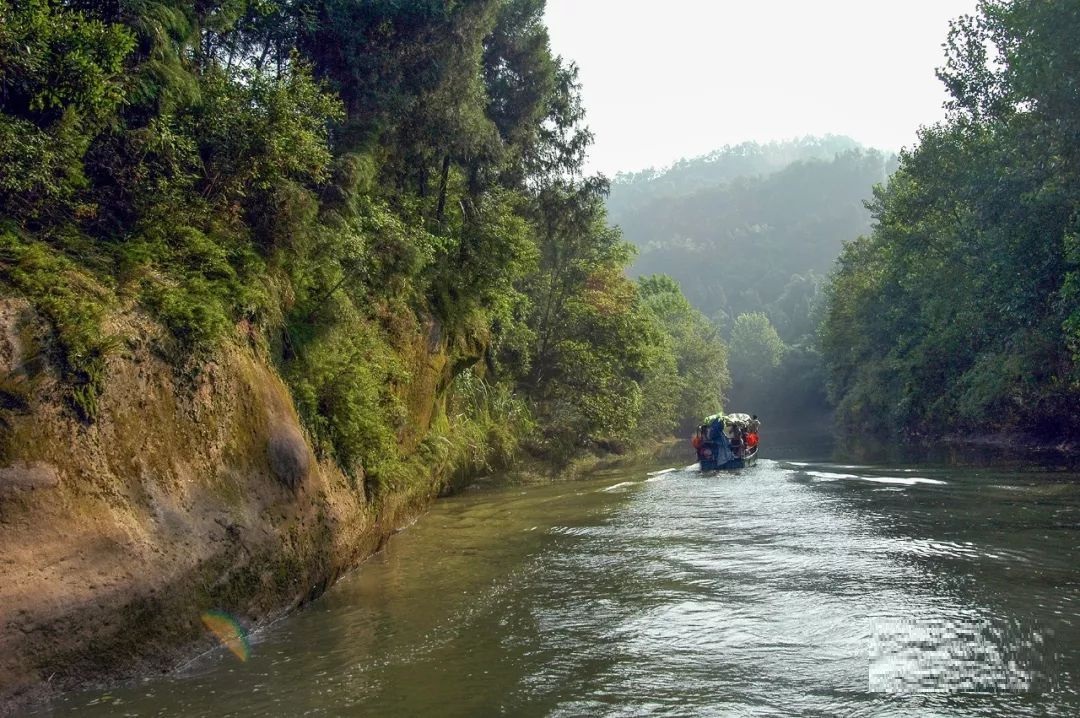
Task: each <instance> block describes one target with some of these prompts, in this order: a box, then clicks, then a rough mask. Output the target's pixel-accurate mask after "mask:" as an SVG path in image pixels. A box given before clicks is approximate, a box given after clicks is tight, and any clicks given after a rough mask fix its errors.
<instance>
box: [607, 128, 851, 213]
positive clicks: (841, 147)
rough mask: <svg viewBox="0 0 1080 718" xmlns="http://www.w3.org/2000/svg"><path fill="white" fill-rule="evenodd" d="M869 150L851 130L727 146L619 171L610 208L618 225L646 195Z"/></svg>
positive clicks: (672, 192)
mask: <svg viewBox="0 0 1080 718" xmlns="http://www.w3.org/2000/svg"><path fill="white" fill-rule="evenodd" d="M865 149H867V148H866V147H864V146H863V145H861V144H859V143H858V142H857V141H855V140H853V139H852V138H850V137H847V136H845V135H825V136H823V137H814V136H806V137H801V138H798V139H792V140H786V141H778V142H766V143H758V142H741V143H739V144H736V145H725V146H724V147H722V148H720V149H718V150H713V151H712V152H710V153H708V154H706V155H701V156H699V157H694V158H690V159H685V158H684V159H681V160H679V161H678V162H675V163H674V164H672V165H671V166H669V167H666V168H659V169H657V168H650V169H645V170H641V171H639V172H619V173H618V174H616V175H615V178H614V180H613V181H612V183H611V195H610V197H609V198H608V212H609V213H610V214H611V216H612V220H613V221H614V222H615V223H616V224H618V216H619V215H621V214H623V213H624V212H625V211H626V210H627V209H630V208H632V207H633V205H635V204H636V203H637V202H638V201H639V200H640V199H642V198H650V199H656V198H658V197H662V196H669V197H670V196H678V195H683V194H687V193H689V192H693V191H696V190H699V189H705V188H709V187H715V186H717V185H721V184H726V183H728V182H731V181H732V180H735V179H738V178H741V177H757V176H761V175H768V174H772V173H774V172H777V171H779V170H782V169H784V168H785V167H787V166H788V165H790V164H792V163H794V162H800V161H807V160H831V159H833V158H834V157H835V156H836V155H837V154H840V153H842V152H849V151H851V150H865Z"/></svg>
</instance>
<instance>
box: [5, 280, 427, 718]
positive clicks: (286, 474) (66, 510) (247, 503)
mask: <svg viewBox="0 0 1080 718" xmlns="http://www.w3.org/2000/svg"><path fill="white" fill-rule="evenodd" d="M125 321H128V322H131V323H132V325H131V326H128V327H125V332H124V333H125V334H126V335H128V336H133V337H138V339H137V340H135V341H131V342H129V343H128V344H127V345H126V346H125V348H124V349H123V350H121V351H120V352H118V353H117V354H116V355H115V356H114V357H112V358H111V359H110V361H109V368H108V377H107V382H106V387H107V388H106V391H105V393H104V395H103V396H102V397H101V412H100V416H99V417H98V418H97V420H96V421H95V422H93V423H92V424H86V423H83V422H81V421H79V420H78V419H77V418H76V415H75V413H74V412H73V411H72V410H71V409H70V407H69V405H68V403H67V400H66V398H65V395H64V390H65V389H64V386H63V385H62V384H61V382H60V381H59V380H58V377H57V372H56V370H55V368H54V367H53V366H52V364H51V363H50V362H49V361H48V360H47V354H48V352H47V351H46V349H47V347H48V342H49V338H48V335H47V333H46V332H45V329H44V325H43V324H42V323H41V322H40V321H38V320H37V319H36V317H35V316H34V315H33V313H32V312H31V311H30V309H29V308H28V307H27V305H26V304H25V303H24V302H20V301H18V300H0V395H2V396H3V398H4V408H3V409H2V410H0V716H2V715H14V714H15V713H16V711H18V710H21V709H25V708H27V707H28V706H31V705H40V704H42V703H43V702H46V701H47V700H48V698H49V696H51V695H54V694H55V693H57V692H59V691H65V690H70V689H73V688H77V687H86V686H90V685H94V684H97V683H99V682H105V681H113V680H116V679H120V678H124V677H129V676H134V675H140V674H145V673H147V672H152V671H159V672H160V671H167V670H170V669H171V668H172V667H174V666H175V665H176V664H177V663H178V661H179V660H180V659H181V658H182V657H185V656H190V655H192V654H193V653H195V652H197V651H201V650H203V649H205V648H207V647H209V646H211V645H212V644H213V640H214V639H212V637H210V635H209V634H208V632H207V631H206V629H205V627H204V626H203V624H202V621H201V618H200V616H201V614H202V613H203V612H205V611H208V610H222V611H227V612H229V613H231V614H233V615H234V616H236V617H237V618H238V619H239V620H240V622H241V623H243V624H246V625H248V626H249V627H251V626H254V625H256V624H259V623H261V622H265V621H268V620H270V619H272V618H273V617H275V616H277V615H280V614H281V613H282V612H284V611H288V610H290V609H291V608H294V607H296V606H298V605H300V604H301V603H303V602H305V601H308V600H311V599H312V598H314V597H316V596H318V595H319V594H321V593H322V592H323V591H324V590H325V589H326V588H327V587H328V586H329V585H330V584H332V583H333V581H334V580H335V579H336V578H337V577H338V576H339V575H340V574H342V573H343V572H344V571H346V570H348V569H350V568H352V567H353V566H355V565H356V564H357V563H359V562H360V561H361V560H362V559H363V558H365V557H366V556H368V555H370V554H371V553H373V552H374V551H376V550H377V549H378V548H379V546H380V545H381V544H382V543H383V542H384V541H385V540H386V537H387V536H388V535H389V534H390V533H391V532H392V530H393V529H394V528H395V527H397V526H399V525H401V524H402V523H404V522H405V521H407V520H409V519H410V518H411V517H412V516H413V515H414V514H415V513H416V512H417V511H419V510H421V509H422V508H423V507H424V506H425V505H426V502H427V501H428V500H429V499H430V498H431V495H430V494H431V492H428V493H424V494H422V495H415V496H408V495H392V496H390V497H387V498H385V499H383V500H382V501H380V502H379V504H378V505H373V504H372V503H370V502H368V501H367V500H366V499H365V496H364V492H363V487H362V482H354V481H350V479H348V478H347V477H346V476H345V475H344V474H343V473H342V472H341V471H340V470H338V469H337V468H336V467H335V466H333V465H331V464H330V463H328V462H320V461H318V460H317V459H316V457H315V455H314V453H313V452H312V450H311V448H310V447H309V444H308V442H307V441H306V440H305V438H304V433H303V430H302V429H301V426H300V423H299V421H298V420H297V416H296V412H295V409H294V407H293V405H292V402H291V400H290V398H289V394H288V392H287V390H286V388H285V387H284V385H283V383H282V381H281V379H280V378H279V377H278V375H277V374H276V372H275V371H274V370H273V369H271V368H270V367H268V366H267V365H266V363H265V362H263V361H262V360H261V359H260V358H259V357H258V356H257V353H256V352H254V351H252V350H248V349H243V348H232V349H229V350H224V351H222V352H221V353H220V354H219V356H218V357H217V358H216V361H215V362H214V363H209V364H206V365H203V366H201V367H199V369H198V372H197V373H195V374H192V375H190V376H181V375H178V374H177V372H176V371H175V370H174V369H173V368H172V367H171V366H170V365H169V364H168V363H167V362H165V361H163V360H162V359H160V358H159V356H158V352H157V349H156V347H157V346H158V345H156V344H155V342H156V341H157V339H156V336H157V334H156V330H155V328H154V327H153V326H152V325H150V324H149V323H145V322H144V323H143V324H139V323H138V322H139V319H138V318H136V317H128V318H126V319H125ZM428 383H429V384H431V385H434V384H435V383H436V382H434V381H429V382H428Z"/></svg>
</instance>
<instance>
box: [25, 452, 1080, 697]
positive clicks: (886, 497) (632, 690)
mask: <svg viewBox="0 0 1080 718" xmlns="http://www.w3.org/2000/svg"><path fill="white" fill-rule="evenodd" d="M687 459H688V457H683V458H682V460H681V461H678V462H676V463H675V468H672V467H671V465H670V464H669V468H668V469H667V470H665V469H664V468H663V467H662V466H642V467H633V468H620V469H614V470H607V471H604V472H601V473H599V474H597V475H595V476H592V477H590V478H588V479H586V480H580V481H574V482H556V483H542V484H533V485H528V484H519V483H508V482H506V481H498V480H490V481H485V482H481V483H480V484H478V485H477V486H476V487H474V488H472V489H470V490H468V491H466V492H465V493H463V494H461V495H458V496H454V497H451V498H448V499H443V500H440V501H438V502H437V503H436V504H435V505H434V507H433V508H432V509H431V511H430V512H428V513H427V514H426V515H424V516H423V517H422V518H421V519H420V520H419V521H417V522H416V523H415V524H414V525H413V526H411V527H409V528H408V529H406V530H404V531H402V532H401V533H399V534H398V535H396V536H395V537H394V538H393V539H392V541H391V542H390V544H389V545H388V547H387V548H386V549H385V550H384V551H383V552H382V553H380V554H379V555H377V556H375V557H374V558H372V559H371V560H370V561H368V562H367V563H365V564H364V565H363V566H362V567H361V568H360V569H359V570H357V571H355V572H354V573H352V574H350V575H349V576H347V577H345V578H344V579H342V580H341V581H340V582H339V583H338V584H337V585H335V586H334V587H333V588H332V589H331V590H330V591H328V592H327V593H326V594H325V595H324V596H323V597H322V598H320V599H319V600H317V601H315V602H314V603H312V604H311V605H309V606H307V607H306V608H305V609H304V610H302V611H299V612H297V613H296V614H294V615H292V616H290V617H288V618H287V619H285V620H282V621H280V622H278V623H276V624H274V625H272V626H269V627H267V628H265V629H263V630H261V631H259V632H258V633H256V634H255V635H253V636H252V637H251V640H252V646H251V655H250V658H249V659H248V660H247V661H246V662H241V661H240V660H238V659H237V658H236V657H235V656H234V655H233V654H232V653H230V652H228V651H226V650H218V651H214V652H211V653H210V654H207V655H205V656H203V657H201V658H199V659H198V660H196V661H194V662H192V663H191V664H190V665H189V666H187V667H186V668H185V669H183V670H182V671H180V672H178V673H177V674H176V675H172V676H168V677H155V678H152V679H147V680H144V681H140V682H137V683H134V684H131V685H127V686H124V687H120V688H117V689H115V690H110V691H108V692H102V691H94V692H90V693H76V694H70V695H67V696H65V697H62V698H61V699H59V700H58V701H57V702H56V703H54V705H53V706H52V708H51V709H50V710H49V711H47V712H45V713H43V714H42V715H52V716H69V715H72V716H94V717H96V716H110V717H111V716H215V717H216V716H256V715H265V716H367V715H377V716H421V715H423V716H428V715H430V716H491V715H509V716H638V715H662V716H790V715H799V716H830V717H831V716H875V717H876V716H1028V715H1030V716H1076V715H1080V623H1078V619H1080V604H1078V601H1080V479H1078V477H1077V475H1076V474H1065V473H1045V472H1031V471H1026V470H1020V469H1011V470H1010V469H1000V468H999V469H993V468H985V467H984V468H968V469H963V468H949V467H946V466H941V465H936V466H935V465H891V466H890V465H853V464H850V463H842V462H829V461H811V460H798V459H792V460H786V461H785V460H778V459H772V460H762V461H761V462H759V464H758V465H757V466H755V467H753V468H750V469H746V470H743V471H741V472H737V473H728V474H720V475H703V474H701V473H700V472H699V471H697V469H696V467H691V468H679V466H680V465H681V466H685V464H686V463H688V460H687Z"/></svg>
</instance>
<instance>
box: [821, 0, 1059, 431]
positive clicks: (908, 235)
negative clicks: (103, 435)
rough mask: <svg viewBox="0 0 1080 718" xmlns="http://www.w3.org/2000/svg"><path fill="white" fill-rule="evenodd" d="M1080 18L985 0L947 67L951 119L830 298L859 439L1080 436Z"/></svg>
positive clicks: (828, 352)
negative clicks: (872, 434) (1002, 432)
mask: <svg viewBox="0 0 1080 718" xmlns="http://www.w3.org/2000/svg"><path fill="white" fill-rule="evenodd" d="M1078 36H1080V7H1078V6H1077V5H1076V4H1075V3H1064V2H1057V3H1047V2H1039V1H1037V0H1016V1H1015V2H1000V1H998V0H992V1H990V2H985V3H982V4H981V5H980V11H979V13H978V15H977V16H976V17H968V18H962V19H960V20H958V21H957V22H955V23H954V24H953V26H952V29H951V31H950V33H949V41H948V44H947V52H948V55H947V62H946V64H945V66H944V67H943V69H942V70H941V71H940V72H939V76H940V78H941V80H942V81H944V83H945V85H946V87H947V88H948V90H949V92H950V93H951V96H952V100H951V102H950V113H949V117H948V119H947V120H946V121H944V122H942V123H940V124H938V125H936V126H933V127H929V128H926V129H924V130H923V131H922V133H921V137H920V142H919V145H918V146H917V147H916V148H915V149H914V150H912V151H910V152H907V153H905V154H904V155H903V156H902V157H901V161H900V169H899V171H898V172H897V173H896V174H895V175H894V176H893V179H892V182H891V183H890V184H889V186H888V188H887V189H885V190H883V191H879V192H878V193H877V194H876V197H875V200H874V205H873V213H874V220H875V226H874V231H873V233H872V234H871V235H869V236H868V237H865V238H863V239H860V240H858V241H855V242H851V243H849V244H848V245H847V246H846V247H845V249H844V252H843V255H842V257H841V259H840V262H839V265H838V268H837V271H836V274H835V276H834V277H833V279H832V281H831V283H830V285H829V288H828V297H829V302H828V311H827V314H826V316H825V323H824V327H823V348H824V351H825V357H826V359H827V363H828V368H829V372H830V380H831V391H832V395H833V397H834V398H835V400H836V401H837V402H838V404H839V417H840V419H841V423H842V426H843V427H845V428H846V429H847V430H848V431H850V432H866V431H871V432H875V433H879V434H884V435H895V434H902V435H916V436H918V435H924V436H925V435H937V434H940V433H943V432H954V431H962V432H985V431H1000V430H1005V431H1013V432H1017V441H1018V443H1019V442H1020V441H1021V439H1020V436H1022V435H1026V434H1029V433H1034V434H1036V435H1037V436H1038V437H1039V439H1040V440H1046V439H1054V438H1063V437H1072V438H1075V437H1076V435H1077V432H1078V431H1080V408H1078V407H1080V364H1078V360H1080V244H1078V240H1077V237H1078V228H1080V227H1078V218H1080V214H1078V209H1080V173H1078V168H1080V94H1078V87H1080V85H1078V84H1077V78H1078V77H1080V50H1078V46H1077V44H1076V38H1077V37H1078Z"/></svg>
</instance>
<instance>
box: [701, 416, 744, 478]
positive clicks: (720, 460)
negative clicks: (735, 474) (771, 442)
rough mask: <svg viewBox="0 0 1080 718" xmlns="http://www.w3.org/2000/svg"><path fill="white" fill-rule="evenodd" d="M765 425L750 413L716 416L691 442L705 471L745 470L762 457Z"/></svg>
mask: <svg viewBox="0 0 1080 718" xmlns="http://www.w3.org/2000/svg"><path fill="white" fill-rule="evenodd" d="M760 426H761V422H760V421H758V419H757V416H756V415H754V416H751V415H749V414H726V415H725V414H713V415H712V416H709V417H706V419H705V421H704V422H703V423H702V424H701V426H699V427H698V430H697V433H695V434H694V437H693V439H691V442H690V443H691V444H693V446H694V448H695V449H697V456H698V463H699V465H700V466H701V470H702V471H718V470H728V469H742V468H745V467H747V466H753V465H754V463H755V462H756V461H757V456H758V429H759V427H760Z"/></svg>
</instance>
